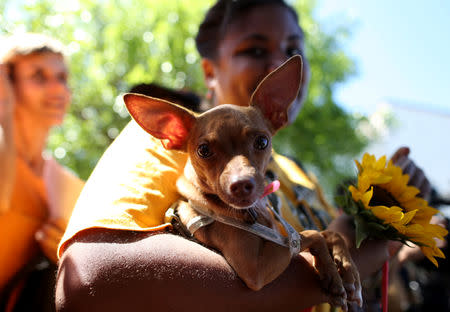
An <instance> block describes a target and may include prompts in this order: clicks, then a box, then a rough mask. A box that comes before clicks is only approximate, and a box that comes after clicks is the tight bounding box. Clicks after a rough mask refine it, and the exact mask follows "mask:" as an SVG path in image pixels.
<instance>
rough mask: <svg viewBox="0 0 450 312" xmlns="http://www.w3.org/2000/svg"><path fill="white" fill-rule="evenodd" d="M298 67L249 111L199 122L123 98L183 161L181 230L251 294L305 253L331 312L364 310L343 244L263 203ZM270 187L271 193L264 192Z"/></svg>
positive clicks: (281, 71)
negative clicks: (350, 304)
mask: <svg viewBox="0 0 450 312" xmlns="http://www.w3.org/2000/svg"><path fill="white" fill-rule="evenodd" d="M301 77H302V59H301V57H300V56H294V57H292V58H290V59H289V60H288V61H286V62H285V63H284V64H283V65H281V66H280V67H279V68H277V69H276V70H275V71H273V72H272V73H270V74H269V75H268V76H267V77H266V78H264V79H263V81H262V82H261V83H260V84H259V86H258V87H257V89H256V90H255V92H254V93H253V95H252V97H251V102H250V105H249V106H247V107H242V106H236V105H232V104H224V105H220V106H217V107H215V108H213V109H210V110H208V111H206V112H204V113H202V114H196V113H193V112H191V111H189V110H187V109H185V108H183V107H181V106H178V105H176V104H172V103H169V102H167V101H164V100H161V99H156V98H151V97H147V96H144V95H138V94H125V95H124V101H125V104H126V106H127V108H128V111H129V112H130V114H131V116H132V117H133V118H134V119H135V121H136V122H137V123H138V124H139V125H140V126H141V127H142V128H143V129H144V130H145V131H147V132H148V133H150V134H151V135H152V136H154V137H156V138H158V139H160V140H161V141H162V143H163V145H164V147H165V148H167V149H174V150H179V151H184V152H187V153H188V156H189V157H188V160H187V163H186V166H185V170H184V175H183V176H181V177H180V178H179V179H178V181H177V188H178V191H179V193H180V194H181V195H182V196H183V197H184V198H186V199H187V200H188V203H187V202H185V201H181V202H180V204H179V206H178V215H179V217H180V219H181V222H182V223H183V224H184V225H185V226H186V227H187V229H188V230H189V231H190V232H191V233H193V236H194V237H195V238H196V239H197V240H198V241H200V242H201V243H203V244H204V245H206V246H208V247H211V248H214V249H216V250H218V251H220V252H221V253H222V254H223V256H224V257H225V258H226V260H227V261H228V263H229V264H230V265H231V266H232V267H233V269H234V270H235V272H236V273H237V275H238V276H239V277H240V278H241V279H242V280H243V281H244V283H245V284H246V285H247V286H248V287H249V288H250V289H253V290H259V289H261V288H262V287H264V286H265V285H266V284H268V283H270V282H271V281H273V280H274V279H276V278H277V277H278V276H279V275H280V274H281V273H282V272H283V271H284V270H285V269H286V268H287V266H288V265H289V263H290V261H291V259H292V257H293V256H296V255H297V254H298V253H299V252H300V251H303V250H307V249H308V250H309V251H310V253H311V254H312V255H313V256H314V266H315V268H316V271H317V273H318V274H319V276H320V280H321V284H322V286H323V288H324V289H325V290H326V291H327V292H328V293H329V294H330V299H329V301H330V303H331V304H332V305H337V306H342V307H344V309H346V306H347V305H346V300H350V301H357V302H359V303H360V302H361V286H360V281H359V274H358V271H357V269H356V268H355V265H354V263H353V261H352V259H351V256H350V254H349V252H348V249H347V247H346V245H345V242H344V240H343V239H342V238H341V237H340V236H339V235H338V234H337V233H334V232H331V231H323V232H318V231H313V230H307V231H302V232H301V233H297V232H296V231H295V230H293V229H292V227H291V226H290V225H289V224H287V222H286V221H284V220H283V218H281V217H280V216H279V215H278V214H277V213H276V212H275V211H274V210H273V209H271V208H270V207H269V208H268V206H270V205H268V201H267V200H266V198H265V197H263V196H262V195H263V193H264V191H265V188H266V187H265V170H266V166H267V165H268V163H269V161H270V159H271V153H272V148H271V138H272V136H273V135H274V134H275V133H276V132H277V131H278V130H279V129H281V128H282V127H283V126H285V125H286V124H287V122H288V109H289V106H290V104H291V103H292V102H293V101H294V100H295V99H296V98H297V96H298V92H299V88H300V83H301ZM269 187H270V186H269Z"/></svg>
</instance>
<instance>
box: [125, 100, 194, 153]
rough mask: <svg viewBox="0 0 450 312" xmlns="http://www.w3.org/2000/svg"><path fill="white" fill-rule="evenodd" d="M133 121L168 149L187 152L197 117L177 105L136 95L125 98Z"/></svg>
mask: <svg viewBox="0 0 450 312" xmlns="http://www.w3.org/2000/svg"><path fill="white" fill-rule="evenodd" d="M123 100H124V102H125V105H126V107H127V109H128V111H129V112H130V115H131V116H132V117H133V119H134V120H135V121H136V122H137V123H138V124H139V125H140V126H141V127H142V128H143V129H144V130H145V131H147V132H148V133H150V134H151V135H152V136H154V137H155V138H158V139H160V140H161V141H162V143H163V145H164V147H165V148H167V149H176V150H181V151H185V150H186V142H187V140H188V137H189V130H190V129H191V127H192V126H193V125H194V123H195V115H194V113H192V112H191V111H189V110H188V109H185V108H184V107H181V106H178V105H176V104H173V103H170V102H167V101H164V100H161V99H157V98H153V97H149V96H145V95H141V94H134V93H127V94H125V95H124V96H123Z"/></svg>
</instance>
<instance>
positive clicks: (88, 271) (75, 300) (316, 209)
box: [56, 0, 423, 311]
mask: <svg viewBox="0 0 450 312" xmlns="http://www.w3.org/2000/svg"><path fill="white" fill-rule="evenodd" d="M303 41H304V35H303V32H302V30H301V28H300V26H299V24H298V17H297V14H296V12H295V11H294V10H293V8H292V7H290V6H289V5H287V4H286V3H285V2H284V1H280V0H237V1H225V0H219V1H217V2H216V4H215V5H214V6H213V7H211V8H210V10H209V11H208V12H207V14H206V17H205V20H204V22H203V23H202V24H201V26H200V29H199V32H198V35H197V38H196V42H197V47H198V50H199V52H200V54H201V56H202V67H203V70H204V76H205V81H206V84H207V87H208V89H209V92H210V96H208V97H210V98H211V99H212V104H213V105H220V104H224V103H233V104H237V105H241V106H246V105H248V103H249V100H250V96H251V94H252V93H253V91H254V90H255V88H256V86H257V85H258V83H259V82H260V81H261V80H262V79H263V78H264V77H265V76H266V75H267V74H268V73H270V72H271V71H272V70H274V69H275V68H277V67H278V66H279V65H281V64H282V63H283V62H284V61H286V60H287V59H288V58H289V57H290V56H292V55H295V54H301V55H303V44H304V42H303ZM304 62H305V71H304V77H303V78H304V79H303V84H302V88H301V91H300V93H299V96H298V98H297V100H296V101H295V102H294V103H293V104H292V105H291V110H290V112H289V120H290V121H293V120H294V119H295V118H296V116H297V114H298V112H299V111H300V108H301V105H302V101H303V99H304V97H305V94H306V86H307V82H308V74H309V72H308V66H307V62H306V60H305V61H304ZM396 157H397V158H400V159H401V160H402V161H403V159H405V158H407V151H406V150H403V151H401V152H400V153H398V154H397V155H396ZM273 158H274V160H273V161H272V164H271V165H269V171H270V172H271V174H273V175H276V176H277V178H278V179H279V180H280V181H281V184H282V185H284V186H283V188H282V189H281V190H280V191H279V192H278V193H277V194H276V195H277V196H276V197H275V198H274V199H273V200H274V201H277V202H278V203H279V209H280V212H281V214H282V215H283V216H284V217H285V218H286V219H287V220H288V221H289V222H290V223H291V224H292V225H293V226H294V227H296V228H297V230H302V229H310V228H312V229H318V230H322V229H324V228H327V227H328V228H329V229H334V230H337V231H339V232H340V233H341V234H342V235H343V236H344V237H345V239H346V240H347V241H348V246H349V247H350V249H351V251H352V253H353V256H354V259H355V262H356V264H357V265H358V268H359V270H360V274H361V276H362V277H367V276H368V275H370V274H371V273H372V272H375V271H376V270H378V269H379V268H380V267H381V265H382V263H383V262H384V261H385V260H386V259H388V257H389V252H388V244H387V242H385V241H367V242H365V243H364V244H363V245H362V246H361V248H360V249H358V250H355V249H354V248H352V247H353V246H354V242H353V241H352V240H353V238H354V233H353V230H352V227H351V223H350V220H349V219H348V218H346V217H338V218H336V220H335V221H333V223H332V224H330V225H329V222H330V221H331V219H332V218H334V217H336V212H335V210H334V209H333V208H332V207H331V206H330V205H328V204H327V203H326V201H325V200H324V199H323V197H322V196H321V191H320V188H319V187H318V185H317V184H316V183H314V181H313V180H312V179H310V178H309V177H308V176H307V175H306V174H305V173H304V172H303V171H302V170H301V169H300V168H299V167H298V166H296V165H295V163H294V162H293V161H291V160H289V159H287V158H285V157H283V156H281V155H278V154H274V157H273ZM185 160H186V155H182V154H180V153H178V152H173V151H172V152H171V151H167V150H165V149H164V148H163V147H162V146H161V143H160V142H159V141H157V140H156V139H154V138H152V137H150V136H149V135H148V134H146V133H145V132H143V130H141V129H140V128H139V127H138V126H136V124H135V123H133V122H132V123H130V125H128V126H127V127H126V129H125V130H124V131H123V132H122V133H121V135H120V136H119V137H118V138H117V139H116V141H115V142H114V143H113V144H112V145H111V146H110V147H109V149H108V150H107V151H106V152H105V154H104V156H103V158H102V159H101V160H100V162H99V164H98V165H97V167H96V169H95V170H94V172H93V174H92V175H91V177H90V179H89V181H88V182H87V185H86V188H85V189H84V191H83V193H82V195H81V197H80V199H79V201H78V203H77V206H76V208H75V212H74V214H73V216H72V219H71V222H70V225H69V228H68V231H67V232H66V234H65V237H64V238H63V240H62V243H61V245H60V255H61V262H60V263H61V265H60V270H59V276H58V285H57V290H56V301H57V306H58V308H59V310H60V311H82V310H86V309H90V310H108V311H121V310H124V309H130V310H133V311H144V310H148V309H152V310H153V309H154V310H156V309H160V310H162V311H191V310H192V311H194V310H195V311H211V310H213V311H273V310H277V311H278V310H285V311H291V310H292V311H299V310H301V309H305V308H308V307H311V306H314V305H317V304H320V303H323V302H327V301H328V300H329V298H328V294H327V293H326V292H325V291H323V290H322V289H321V287H320V285H319V281H318V279H317V275H316V272H315V269H314V267H313V266H312V262H313V259H312V256H311V254H310V253H308V252H304V253H302V254H300V255H298V256H294V257H293V259H292V261H291V263H290V265H289V267H288V268H287V269H286V271H285V272H283V273H282V274H281V275H280V276H279V277H278V278H277V279H276V280H275V281H273V282H272V283H270V284H268V285H266V286H265V287H264V288H263V289H261V290H260V291H257V292H255V291H251V290H250V289H248V288H247V287H246V286H245V285H244V284H243V283H242V281H241V280H240V279H239V278H238V277H237V276H236V274H235V273H234V271H233V270H232V268H231V267H230V266H229V264H228V263H227V262H226V261H225V259H224V258H223V257H222V256H221V255H220V254H217V253H216V252H214V251H211V250H209V249H207V248H205V247H203V246H201V245H199V244H197V243H194V242H192V241H189V240H186V239H184V238H182V237H180V236H176V235H172V234H170V232H168V230H167V229H168V228H170V224H169V223H168V221H167V220H165V219H164V213H165V211H166V210H167V209H168V208H169V207H170V205H172V204H173V203H174V202H175V201H176V200H177V198H178V194H177V191H176V188H175V181H176V179H177V177H178V176H179V175H180V173H181V172H182V170H183V168H184V161H185ZM119 164H120V165H119ZM413 169H414V170H417V168H416V167H415V166H414V168H413ZM417 171H418V170H417ZM112 172H114V175H113V174H112ZM422 175H423V174H422Z"/></svg>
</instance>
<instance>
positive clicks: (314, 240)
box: [301, 230, 347, 310]
mask: <svg viewBox="0 0 450 312" xmlns="http://www.w3.org/2000/svg"><path fill="white" fill-rule="evenodd" d="M301 235H302V237H303V238H302V243H303V249H309V252H310V253H311V254H312V255H313V256H314V267H315V269H316V271H317V273H318V275H319V279H320V286H321V287H322V289H323V290H324V292H325V293H326V294H327V295H328V302H329V303H330V304H331V305H333V306H339V307H342V309H344V310H346V309H347V291H346V289H345V287H344V284H343V280H342V278H341V276H340V274H339V272H338V267H337V266H336V264H335V262H334V259H333V257H332V255H331V253H330V251H329V244H328V242H327V241H326V238H325V236H323V235H322V234H321V233H319V232H317V231H313V230H307V231H303V232H301Z"/></svg>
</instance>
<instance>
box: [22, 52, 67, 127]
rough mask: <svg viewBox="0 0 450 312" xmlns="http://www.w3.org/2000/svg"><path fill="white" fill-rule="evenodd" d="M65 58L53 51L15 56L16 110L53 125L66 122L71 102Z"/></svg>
mask: <svg viewBox="0 0 450 312" xmlns="http://www.w3.org/2000/svg"><path fill="white" fill-rule="evenodd" d="M67 75H68V70H67V67H66V64H65V62H64V58H63V56H62V55H60V54H55V53H51V52H44V53H36V54H30V55H26V56H19V57H17V58H16V59H15V60H14V83H13V85H14V90H15V97H16V110H19V111H20V112H21V113H22V114H27V115H28V116H30V117H33V119H35V120H37V121H39V122H41V123H44V124H46V125H49V126H53V125H58V124H60V123H61V122H62V120H63V118H64V114H65V113H66V111H67V108H68V107H69V104H70V97H71V93H70V90H69V87H68V85H67Z"/></svg>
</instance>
